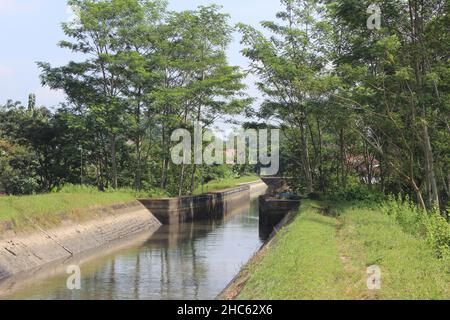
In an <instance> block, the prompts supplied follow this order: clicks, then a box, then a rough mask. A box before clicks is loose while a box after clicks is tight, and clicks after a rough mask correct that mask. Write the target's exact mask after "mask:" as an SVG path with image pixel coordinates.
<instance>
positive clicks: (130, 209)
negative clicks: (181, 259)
mask: <svg viewBox="0 0 450 320" xmlns="http://www.w3.org/2000/svg"><path fill="white" fill-rule="evenodd" d="M89 211H92V212H90V213H92V214H93V216H94V217H95V219H93V220H89V221H85V222H80V223H76V222H73V221H70V220H68V219H66V220H64V221H63V223H62V224H61V226H59V227H56V228H52V229H50V230H44V229H43V228H41V227H39V226H38V225H34V228H35V232H33V233H28V234H15V233H14V232H13V231H12V230H9V231H6V232H3V233H2V234H0V280H2V279H5V278H8V277H10V276H13V275H17V274H19V273H25V272H30V271H33V270H36V269H38V268H41V267H44V266H45V265H48V264H51V263H55V262H58V261H64V260H67V259H70V258H72V257H74V256H76V255H79V254H84V253H86V252H88V251H91V250H96V249H99V248H102V247H104V246H105V247H106V246H109V245H111V244H112V243H116V242H117V243H119V242H120V241H121V240H125V239H128V238H129V237H131V236H133V235H138V234H140V233H142V232H145V231H148V232H154V231H156V230H157V229H158V228H159V227H160V226H161V223H160V222H159V221H158V220H157V219H156V218H155V216H154V215H153V214H152V213H151V212H150V211H149V210H148V209H146V208H145V207H144V206H143V205H142V204H141V203H139V202H138V201H133V202H130V203H127V204H121V205H114V206H108V207H102V208H97V209H91V210H89Z"/></svg>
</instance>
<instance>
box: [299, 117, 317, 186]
mask: <svg viewBox="0 0 450 320" xmlns="http://www.w3.org/2000/svg"><path fill="white" fill-rule="evenodd" d="M300 132H301V137H300V138H301V142H302V149H303V150H302V159H303V168H304V170H305V178H306V192H307V193H308V194H310V193H312V192H314V185H313V178H312V173H311V164H310V161H309V150H308V141H307V138H306V135H305V124H304V122H303V121H302V123H301V125H300Z"/></svg>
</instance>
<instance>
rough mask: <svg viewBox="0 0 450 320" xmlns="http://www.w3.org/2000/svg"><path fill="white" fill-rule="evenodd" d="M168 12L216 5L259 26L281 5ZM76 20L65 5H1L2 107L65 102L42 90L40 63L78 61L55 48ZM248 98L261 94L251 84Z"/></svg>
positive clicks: (234, 58)
mask: <svg viewBox="0 0 450 320" xmlns="http://www.w3.org/2000/svg"><path fill="white" fill-rule="evenodd" d="M169 3H170V4H169V9H170V10H177V11H180V10H185V9H194V8H196V7H197V6H199V5H206V4H210V3H216V4H219V5H222V6H223V12H225V13H229V14H230V15H231V22H232V23H233V24H234V23H237V22H244V23H247V24H250V25H253V26H258V25H259V22H260V21H263V20H274V17H275V14H276V13H277V12H278V11H279V9H280V3H279V0H215V1H214V0H169ZM71 16H72V13H71V11H70V9H69V8H68V7H67V4H66V1H65V0H0V40H1V47H0V105H2V104H4V103H6V101H7V100H8V99H11V100H14V101H22V102H23V103H26V102H27V100H28V94H29V93H35V94H36V98H37V104H38V105H45V106H48V107H51V108H54V107H57V106H58V105H59V104H60V103H61V102H64V94H63V93H62V92H59V91H52V90H50V89H49V88H47V87H42V86H41V84H40V80H39V69H38V68H37V66H36V62H37V61H45V62H49V63H50V64H52V65H53V66H60V65H64V64H67V63H68V62H69V61H70V60H73V59H74V58H75V57H74V56H72V55H71V53H70V52H69V51H68V50H67V49H61V48H59V47H58V46H57V43H58V42H59V41H60V40H63V39H65V36H64V34H63V32H62V31H61V27H60V25H61V22H64V21H67V20H68V19H70V18H71ZM239 40H240V39H239V35H238V34H236V35H235V37H234V40H233V43H232V44H231V46H230V48H229V49H228V57H229V61H230V63H231V64H232V65H238V66H241V67H243V68H245V67H246V66H247V65H248V61H247V59H246V58H245V57H243V56H242V55H241V54H240V50H241V46H240V44H239ZM246 82H247V84H248V86H249V89H248V93H249V94H250V95H251V96H253V97H256V98H258V96H259V93H258V91H257V90H256V89H255V87H254V86H253V84H252V82H253V81H252V79H250V78H249V79H248V80H247V81H246Z"/></svg>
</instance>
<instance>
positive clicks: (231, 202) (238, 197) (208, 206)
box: [139, 182, 267, 225]
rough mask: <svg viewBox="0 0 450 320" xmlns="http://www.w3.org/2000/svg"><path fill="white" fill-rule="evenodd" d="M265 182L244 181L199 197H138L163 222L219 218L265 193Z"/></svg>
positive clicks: (176, 222) (174, 222)
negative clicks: (254, 196)
mask: <svg viewBox="0 0 450 320" xmlns="http://www.w3.org/2000/svg"><path fill="white" fill-rule="evenodd" d="M266 188H267V186H266V185H265V184H264V183H263V182H254V183H244V184H240V185H239V186H237V187H234V188H230V189H225V190H218V191H212V192H209V193H206V194H203V195H199V196H186V197H177V198H166V199H141V200H139V201H140V202H141V203H142V204H143V205H144V206H145V207H146V208H147V209H148V210H150V211H151V212H152V213H153V214H154V215H155V217H156V218H157V219H158V220H159V221H161V223H162V224H167V225H170V224H178V223H184V222H188V221H194V220H200V219H209V218H220V217H223V216H224V215H225V214H230V213H232V212H233V211H234V210H237V209H239V208H241V207H242V206H244V205H246V204H248V203H249V202H250V197H251V196H252V195H258V194H261V192H263V191H264V190H265V189H266Z"/></svg>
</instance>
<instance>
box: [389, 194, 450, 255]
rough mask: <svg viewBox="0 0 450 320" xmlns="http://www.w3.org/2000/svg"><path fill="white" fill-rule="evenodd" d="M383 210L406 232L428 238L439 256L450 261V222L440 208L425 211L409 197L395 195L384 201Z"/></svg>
mask: <svg viewBox="0 0 450 320" xmlns="http://www.w3.org/2000/svg"><path fill="white" fill-rule="evenodd" d="M381 210H382V211H383V212H384V213H385V214H387V215H389V216H391V217H393V219H395V221H396V222H397V223H398V224H399V225H400V226H401V227H402V228H403V230H405V231H406V232H408V233H410V234H412V235H415V236H418V237H422V238H424V239H426V241H427V242H428V243H429V245H430V246H431V247H432V248H433V250H434V252H435V254H436V255H437V256H438V257H439V258H442V259H446V260H447V261H450V224H449V223H448V221H447V219H446V218H444V217H443V216H442V215H441V214H440V213H439V211H438V210H433V211H431V212H425V211H423V210H421V209H420V208H418V207H417V205H416V204H414V203H412V202H411V201H410V200H409V198H406V199H403V200H402V199H401V198H400V197H398V198H395V197H393V196H391V197H389V199H388V200H387V201H385V202H383V203H382V205H381Z"/></svg>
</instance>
